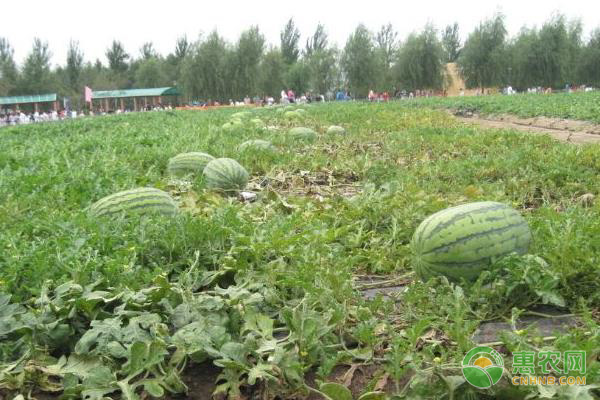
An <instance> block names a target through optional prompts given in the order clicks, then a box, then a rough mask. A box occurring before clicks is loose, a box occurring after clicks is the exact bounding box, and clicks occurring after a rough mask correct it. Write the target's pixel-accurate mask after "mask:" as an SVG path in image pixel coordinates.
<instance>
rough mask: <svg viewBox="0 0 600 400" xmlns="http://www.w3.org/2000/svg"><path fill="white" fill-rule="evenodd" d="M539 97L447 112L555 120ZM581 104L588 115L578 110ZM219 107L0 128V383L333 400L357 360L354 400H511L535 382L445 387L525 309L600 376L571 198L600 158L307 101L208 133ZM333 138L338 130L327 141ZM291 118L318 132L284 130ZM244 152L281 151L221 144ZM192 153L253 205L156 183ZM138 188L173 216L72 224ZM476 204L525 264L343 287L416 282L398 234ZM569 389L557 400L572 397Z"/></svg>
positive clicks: (403, 112) (511, 344) (426, 112)
mask: <svg viewBox="0 0 600 400" xmlns="http://www.w3.org/2000/svg"><path fill="white" fill-rule="evenodd" d="M561 96H562V95H561ZM565 96H567V95H565ZM573 96H588V97H589V99H591V98H595V97H591V96H597V94H595V93H594V94H591V95H589V94H583V95H579V94H577V95H573ZM588 97H581V98H585V99H586V101H587V99H588ZM548 98H550V97H547V96H537V97H531V96H514V97H510V98H509V97H493V98H492V97H490V98H487V97H486V98H483V97H482V98H473V100H471V99H467V98H464V99H457V100H453V102H454V103H452V104H453V107H454V106H455V105H456V104H458V102H465V103H460V104H467V103H466V102H468V101H473V102H480V103H477V104H479V105H478V107H482V111H483V110H484V109H485V110H488V109H490V110H491V109H494V110H496V111H497V112H510V110H508V109H507V110H504V109H503V110H500V107H508V106H507V105H506V104H508V103H505V101H508V100H515V101H517V102H521V101H525V100H527V101H525V103H527V102H532V103H533V102H535V101H539V102H540V104H538V105H536V106H535V107H533V106H532V107H531V108H529V109H527V108H526V107H525V106H524V107H525V111H523V112H524V113H535V112H536V111H535V109H541V110H544V109H546V110H547V109H549V108H550V105H549V104H550V103H546V101H547V99H548ZM552 98H556V99H560V100H556V101H563V97H560V96H556V97H555V96H552ZM564 98H565V99H567V97H564ZM577 98H579V97H577ZM505 99H506V100H505ZM569 99H570V98H569ZM444 101H446V100H444ZM437 102H438V100H429V99H427V100H423V101H420V103H419V104H420V105H423V104H426V105H429V106H437V105H438V103H437ZM486 102H489V103H486ZM525 103H518V104H525ZM473 104H474V103H473ZM578 104H579V103H578ZM586 104H587V103H586ZM485 107H489V108H485ZM486 112H487V111H486ZM541 112H544V111H541ZM587 112H589V111H588V108H587V106H585V107H584V106H582V107H581V109H579V110H578V111H577V113H579V114H577V115H582V116H583V115H587V114H586V113H587ZM232 113H233V111H231V110H222V111H210V112H165V113H139V114H132V115H121V116H107V117H98V118H94V119H86V120H78V121H71V122H66V123H61V124H40V125H31V126H22V127H12V128H6V129H3V130H2V131H0V135H1V136H2V140H1V141H0V199H2V200H1V202H0V249H2V251H1V252H0V281H1V284H0V292H4V293H6V294H7V295H8V296H10V302H9V300H8V299H9V297H8V296H6V295H4V296H0V338H2V339H3V341H2V344H0V356H1V358H0V360H2V365H1V366H0V371H1V372H0V388H1V389H4V390H6V391H10V392H11V393H19V392H21V393H24V392H26V391H27V390H29V389H33V390H34V391H46V392H50V393H60V392H63V396H65V397H66V398H70V397H69V396H71V397H78V396H84V397H85V396H87V397H88V398H102V396H111V395H114V394H115V393H118V392H119V391H120V392H121V393H122V394H123V395H124V397H126V398H132V399H134V398H137V397H136V396H139V395H140V394H141V393H142V392H146V393H147V394H150V395H155V396H158V397H160V395H161V393H165V392H172V393H178V392H185V390H186V388H185V385H184V383H183V382H182V381H181V379H182V378H181V377H182V376H185V370H186V368H190V365H195V363H201V362H204V361H206V360H209V361H211V362H213V363H214V364H215V365H217V366H218V367H220V368H221V369H220V370H221V377H220V378H219V381H218V382H219V386H217V387H216V390H217V391H218V392H221V393H224V394H226V395H228V396H230V397H231V398H235V397H236V396H239V395H241V394H244V395H248V396H249V395H254V396H257V395H258V394H259V393H260V394H261V395H263V396H265V398H271V397H274V396H276V395H280V396H283V397H285V398H294V397H297V398H304V397H306V396H308V395H309V394H310V393H313V394H314V393H316V392H319V391H321V392H322V391H325V392H327V393H330V392H329V390H334V391H335V390H338V391H343V388H339V387H336V388H333V389H332V388H331V387H329V386H327V385H325V386H320V383H321V382H324V381H327V380H330V379H331V376H332V375H331V374H332V373H333V372H334V367H335V366H336V365H353V364H357V363H358V364H361V365H362V364H364V365H369V366H373V367H374V368H375V370H376V371H378V372H376V373H374V375H373V376H374V378H373V379H374V381H373V382H370V383H368V384H366V385H365V386H364V387H360V388H353V394H354V395H355V396H356V395H358V394H360V393H361V392H367V391H369V390H371V391H372V390H375V389H376V388H375V387H376V386H377V385H376V382H375V381H377V379H379V380H381V379H382V377H383V376H387V377H388V378H387V379H389V384H388V385H387V386H385V389H386V392H387V393H388V395H389V396H390V397H394V396H395V397H398V398H399V397H403V396H409V397H418V396H422V397H427V398H433V397H436V396H442V395H443V394H450V396H452V395H454V396H457V398H461V396H468V395H469V394H471V395H481V396H488V397H489V398H491V397H493V396H498V397H502V396H505V397H507V396H508V397H510V398H524V397H525V396H527V395H536V393H537V392H536V390H538V389H537V388H536V387H521V388H518V390H517V389H515V388H514V387H512V385H510V384H509V383H508V380H504V381H503V383H502V384H501V385H498V386H496V387H494V388H492V389H489V390H487V391H485V392H477V391H475V390H474V389H473V388H471V387H469V385H468V384H464V383H463V382H461V381H460V379H461V376H462V375H461V371H460V368H459V367H458V365H459V363H460V360H461V359H462V356H463V355H464V354H465V353H466V351H468V350H469V349H470V348H471V347H472V346H473V345H474V343H473V342H472V341H471V339H470V338H471V335H472V333H473V332H474V330H475V329H476V327H477V326H478V325H479V324H480V323H481V322H482V321H486V320H493V319H500V320H511V319H515V318H516V317H517V316H518V315H519V314H520V313H521V312H523V310H527V309H529V308H531V307H532V306H534V305H539V304H554V305H556V304H562V305H564V307H565V308H566V309H568V311H569V312H573V313H575V314H577V315H578V316H579V318H580V320H581V324H580V325H579V326H578V327H575V328H573V329H572V330H571V331H569V332H566V333H563V334H560V335H559V336H558V339H556V340H554V341H551V342H544V343H543V348H544V349H561V351H562V349H569V348H571V349H587V350H588V375H587V378H588V383H590V384H591V383H594V382H597V381H598V378H599V376H600V365H599V363H598V361H597V360H596V359H595V357H596V358H597V356H598V349H599V348H600V338H599V336H598V334H599V332H600V331H599V330H598V307H599V306H600V295H599V293H600V291H599V290H598V282H600V269H598V265H599V263H600V242H599V241H598V237H600V203H599V202H598V200H595V201H591V202H589V201H588V202H583V201H582V200H581V199H582V197H581V196H583V195H586V194H592V195H595V196H596V197H597V196H598V194H599V192H600V182H599V181H598V179H597V176H598V174H599V173H600V147H598V146H586V147H574V146H569V145H565V144H560V143H557V142H554V141H552V140H551V139H549V138H546V137H538V136H527V135H523V134H518V133H515V132H509V131H485V130H480V129H477V128H474V127H465V126H463V125H459V124H457V123H456V122H455V121H454V120H453V119H452V118H451V117H450V116H448V115H446V114H445V113H443V112H440V111H435V110H432V109H428V108H418V109H416V108H414V107H412V106H411V105H407V104H403V103H392V104H328V105H322V106H313V107H309V108H307V113H306V114H305V115H304V116H302V117H299V119H297V120H289V119H286V118H285V117H284V116H283V114H281V113H278V112H276V111H274V110H255V111H254V112H253V116H257V117H259V118H261V119H262V120H263V121H264V122H265V123H266V125H267V126H274V127H276V128H274V129H271V130H267V129H265V130H263V129H258V128H253V127H251V125H250V124H245V125H243V127H242V128H241V129H240V128H234V129H233V130H232V131H228V132H224V131H222V130H221V129H219V128H218V127H220V126H221V125H222V124H223V123H225V122H226V121H227V120H228V118H229V116H230V115H231V114H232ZM331 124H336V125H342V126H344V127H345V128H346V130H347V132H348V133H347V134H346V135H345V136H328V135H326V134H325V133H324V132H325V130H326V129H327V127H328V126H329V125H331ZM299 125H303V126H308V127H312V128H314V129H315V130H317V132H319V134H320V135H319V138H318V139H317V140H316V141H314V142H301V141H294V140H291V139H290V138H288V137H286V135H285V131H286V130H287V129H288V128H290V127H292V126H299ZM258 138H260V139H266V140H270V141H272V142H273V144H275V145H276V146H277V147H278V148H279V152H278V153H275V154H272V153H265V152H253V151H245V152H243V153H241V154H240V153H239V152H238V151H237V150H236V149H237V146H238V145H239V144H240V143H242V142H244V141H246V140H248V139H258ZM187 151H203V152H207V153H210V154H212V155H213V156H216V157H231V158H234V159H237V160H238V161H239V162H240V163H241V164H242V165H244V166H245V167H246V168H247V169H248V171H249V172H250V174H251V176H252V180H251V182H250V185H249V188H250V189H251V190H254V191H256V192H257V193H258V200H257V201H256V202H254V203H242V202H240V201H238V200H237V199H236V198H225V197H222V196H220V195H218V194H216V193H212V192H210V191H208V190H206V189H205V187H204V182H203V180H202V177H198V178H197V179H195V180H194V181H193V184H192V186H191V187H188V186H185V185H182V184H181V183H179V182H173V181H171V180H170V179H169V178H168V176H167V174H166V165H167V162H168V159H169V157H172V156H173V155H175V154H177V153H180V152H187ZM139 186H153V187H157V188H161V189H164V190H167V191H170V192H171V193H173V195H174V196H176V197H177V198H178V200H179V201H180V203H181V204H182V209H183V210H182V212H181V213H180V215H178V216H177V217H175V218H158V217H144V218H126V217H123V218H116V219H113V220H96V219H94V218H92V217H90V216H89V215H88V213H87V212H86V208H87V207H89V205H91V204H92V203H93V202H94V201H96V200H98V199H99V198H101V197H103V196H106V195H108V194H111V193H114V192H117V191H120V190H126V189H130V188H134V187H139ZM478 200H494V201H500V202H504V203H507V204H509V205H512V206H513V207H515V208H516V209H517V210H519V211H520V212H521V213H522V214H523V215H524V217H525V218H526V219H527V221H528V222H529V224H530V226H531V229H532V232H533V236H534V242H533V246H532V248H531V254H532V255H534V256H537V257H538V258H535V257H512V258H508V259H506V260H503V261H502V262H501V263H499V265H498V268H497V272H495V273H493V274H484V276H483V277H482V278H481V280H480V281H479V282H478V283H477V284H475V285H473V286H472V287H469V286H464V287H461V286H458V285H455V284H452V283H449V282H447V281H445V280H442V279H437V280H432V281H429V282H428V283H423V282H420V281H414V282H413V283H412V284H411V285H410V286H409V289H408V290H407V291H406V292H405V293H404V294H403V295H402V297H401V299H400V300H399V301H398V302H396V301H392V300H390V299H385V298H382V297H378V298H376V299H375V300H372V301H369V300H365V299H363V298H362V296H361V295H360V293H359V292H358V291H357V290H356V282H355V278H356V277H359V276H363V275H373V274H376V275H381V276H384V277H389V278H394V277H396V276H408V277H409V280H412V278H411V277H412V275H410V274H411V271H412V269H411V261H410V249H409V242H410V239H411V237H412V233H413V232H414V230H415V228H416V227H417V226H418V224H419V223H420V222H421V221H422V220H423V219H424V218H425V217H426V216H428V215H430V214H431V213H433V212H436V211H438V210H441V209H443V208H445V207H448V206H452V205H456V204H461V203H464V202H468V201H478ZM538 340H539V337H538V335H537V334H536V332H535V331H528V332H525V333H522V332H517V333H515V332H509V333H507V335H506V337H505V338H504V340H503V346H504V347H503V348H504V350H503V351H504V353H505V356H506V357H505V360H506V361H507V360H508V359H509V354H510V352H512V351H517V350H524V349H527V350H530V349H532V348H542V346H541V345H540V343H538V342H537V341H538ZM61 357H63V358H61ZM506 361H505V362H506ZM364 365H363V366H364ZM32 366H35V368H32ZM386 374H387V375H386ZM308 376H313V377H314V382H313V381H310V382H311V383H309V380H308ZM377 377H379V378H377ZM453 385H454V386H453ZM515 390H517V391H516V392H515ZM568 390H569V389H568V388H561V389H560V391H559V393H557V395H560V396H563V397H565V398H568V397H569V395H570V394H569V393H570V392H568ZM583 390H585V392H586V393H589V394H590V395H591V394H593V392H592V391H593V387H591V386H590V387H589V388H585V389H583ZM315 391H316V392H315ZM336 393H337V392H336ZM338 395H339V396H345V395H344V394H338ZM127 396H129V397H127ZM332 396H333V397H332ZM335 396H337V395H330V398H332V399H333V400H337V399H338V398H340V399H341V398H347V397H335Z"/></svg>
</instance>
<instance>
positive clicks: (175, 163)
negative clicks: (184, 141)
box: [167, 152, 215, 176]
mask: <svg viewBox="0 0 600 400" xmlns="http://www.w3.org/2000/svg"><path fill="white" fill-rule="evenodd" d="M214 159H215V158H214V157H213V156H211V155H210V154H206V153H200V152H191V153H181V154H177V155H176V156H175V157H173V158H171V159H170V160H169V165H168V166H167V171H168V172H169V174H170V175H176V176H181V175H186V174H196V173H202V171H204V167H206V164H208V163H209V162H210V161H212V160H214Z"/></svg>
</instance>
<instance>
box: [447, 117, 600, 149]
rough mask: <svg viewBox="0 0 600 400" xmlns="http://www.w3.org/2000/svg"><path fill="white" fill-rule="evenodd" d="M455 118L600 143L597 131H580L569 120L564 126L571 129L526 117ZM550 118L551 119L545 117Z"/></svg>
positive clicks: (587, 142) (568, 139)
mask: <svg viewBox="0 0 600 400" xmlns="http://www.w3.org/2000/svg"><path fill="white" fill-rule="evenodd" d="M455 118H456V119H458V120H459V121H461V122H464V123H467V124H475V125H479V126H482V127H485V128H493V129H514V130H517V131H521V132H527V133H533V134H541V135H550V136H552V137H553V138H555V139H557V140H560V141H562V142H568V143H575V144H589V143H600V134H596V133H588V132H586V131H578V130H574V129H573V128H570V126H569V124H568V121H562V122H563V126H566V127H567V128H570V129H561V128H558V127H556V128H553V127H550V126H548V125H549V124H546V123H540V125H544V126H540V125H537V124H536V123H535V120H534V121H532V120H531V119H525V118H517V117H512V116H511V117H510V118H504V117H503V118H502V119H498V118H487V117H484V116H481V115H476V114H474V115H473V116H471V117H463V116H458V115H455ZM545 120H549V119H545ZM572 122H573V124H575V125H578V124H580V122H579V121H572Z"/></svg>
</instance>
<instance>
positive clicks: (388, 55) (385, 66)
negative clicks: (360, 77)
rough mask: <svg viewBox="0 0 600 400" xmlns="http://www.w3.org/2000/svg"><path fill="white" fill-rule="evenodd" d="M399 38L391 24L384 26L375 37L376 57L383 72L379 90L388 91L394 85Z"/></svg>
mask: <svg viewBox="0 0 600 400" xmlns="http://www.w3.org/2000/svg"><path fill="white" fill-rule="evenodd" d="M397 37H398V33H397V32H396V31H394V28H393V26H392V24H389V23H388V24H387V25H383V26H382V27H381V29H380V30H379V32H377V35H376V36H375V55H376V58H377V61H378V69H379V70H380V71H381V73H380V74H379V77H380V79H378V82H377V88H378V90H388V89H389V88H390V86H391V85H392V65H393V64H394V58H395V56H396V52H397V50H398V43H397Z"/></svg>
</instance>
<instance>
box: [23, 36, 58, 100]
mask: <svg viewBox="0 0 600 400" xmlns="http://www.w3.org/2000/svg"><path fill="white" fill-rule="evenodd" d="M51 57H52V53H51V52H50V50H49V48H48V42H43V41H42V40H41V39H39V38H35V39H34V40H33V48H32V49H31V52H30V53H29V55H28V56H27V58H26V59H25V63H24V64H23V72H22V74H21V84H20V85H19V91H20V93H23V94H38V93H45V92H51V91H53V90H54V85H53V83H54V82H53V79H52V78H53V76H52V74H51V71H50V58H51Z"/></svg>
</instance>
